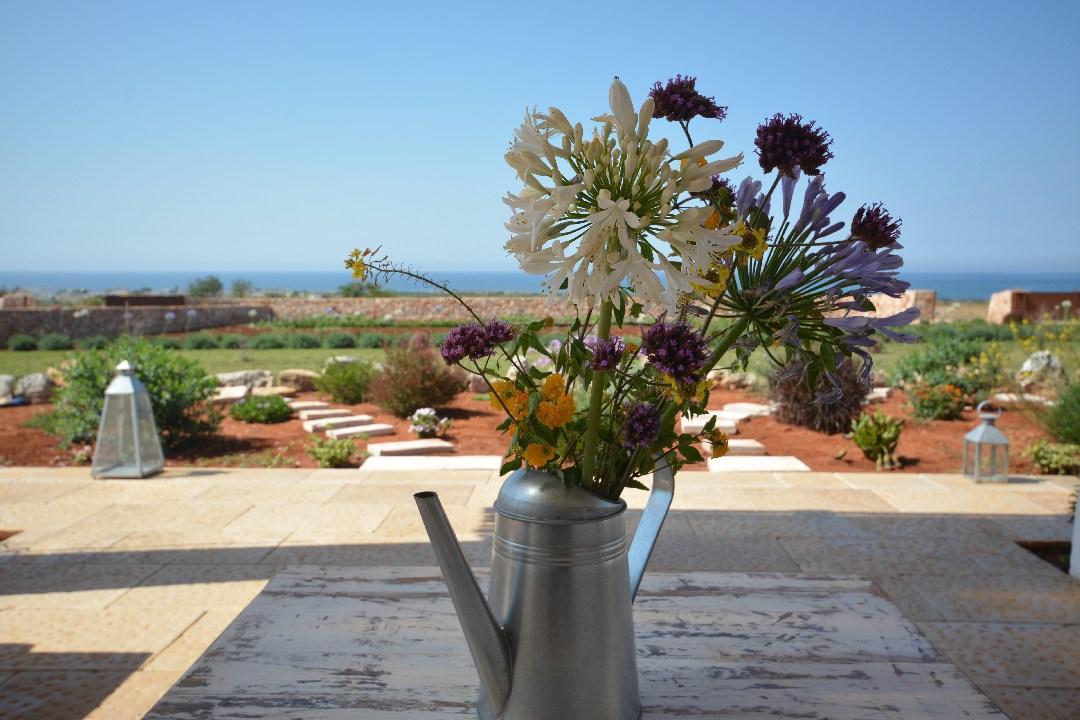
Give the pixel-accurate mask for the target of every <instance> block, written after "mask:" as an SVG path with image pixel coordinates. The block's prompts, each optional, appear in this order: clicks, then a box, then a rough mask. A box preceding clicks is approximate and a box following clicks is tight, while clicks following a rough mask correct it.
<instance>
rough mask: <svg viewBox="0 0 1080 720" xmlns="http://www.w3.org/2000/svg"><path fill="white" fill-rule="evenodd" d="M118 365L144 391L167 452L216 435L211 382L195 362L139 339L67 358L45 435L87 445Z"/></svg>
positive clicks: (217, 417)
mask: <svg viewBox="0 0 1080 720" xmlns="http://www.w3.org/2000/svg"><path fill="white" fill-rule="evenodd" d="M121 360H127V361H128V362H130V363H131V365H132V366H133V367H134V368H135V375H136V377H138V378H139V380H141V381H142V382H143V384H144V385H146V389H147V391H148V392H149V393H150V404H151V406H152V407H153V410H154V422H155V423H156V424H157V429H158V432H159V433H160V434H161V443H162V446H163V447H165V449H167V450H172V449H176V448H178V447H182V446H183V445H185V444H187V443H189V442H191V441H193V440H195V439H198V438H200V437H203V436H205V435H206V434H208V433H212V432H214V431H216V430H217V428H218V425H219V423H220V420H221V417H220V415H219V414H218V413H217V411H216V410H214V409H213V408H212V407H211V406H209V404H208V402H207V401H208V400H209V399H210V397H211V396H213V394H214V390H215V388H217V384H218V383H217V380H216V379H215V378H214V377H212V376H209V375H207V374H206V372H205V371H204V370H203V369H202V368H201V367H200V366H199V365H198V364H197V363H195V362H193V361H191V360H188V359H187V358H185V357H183V356H181V355H180V354H179V353H176V352H173V351H172V350H169V349H167V348H164V347H162V346H161V344H160V343H152V342H149V341H147V340H145V339H143V338H130V337H122V338H120V339H118V340H117V341H116V342H114V343H112V344H111V345H109V346H108V347H107V348H105V349H104V350H87V351H84V352H81V353H79V354H78V355H76V356H74V357H72V358H71V363H70V366H69V367H68V368H67V369H65V370H64V380H65V382H66V383H67V384H66V385H65V386H63V387H60V388H57V391H56V397H55V401H54V410H53V411H52V412H51V413H49V417H48V420H47V429H48V430H49V432H52V433H53V434H55V435H58V436H59V437H60V439H61V440H62V441H63V442H64V443H72V442H77V441H85V442H92V441H93V440H94V437H95V435H96V434H97V429H98V422H99V421H100V419H101V409H102V405H103V404H104V397H105V388H106V387H108V385H109V382H110V381H111V380H112V377H113V369H114V368H115V367H116V365H117V363H119V362H120V361H121Z"/></svg>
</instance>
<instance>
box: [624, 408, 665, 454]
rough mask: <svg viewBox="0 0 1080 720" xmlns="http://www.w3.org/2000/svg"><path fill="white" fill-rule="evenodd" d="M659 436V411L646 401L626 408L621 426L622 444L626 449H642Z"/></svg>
mask: <svg viewBox="0 0 1080 720" xmlns="http://www.w3.org/2000/svg"><path fill="white" fill-rule="evenodd" d="M659 436H660V411H659V410H658V409H657V408H656V406H655V405H652V404H650V403H647V402H639V403H634V404H633V405H630V406H628V407H627V408H626V417H625V419H624V420H623V426H622V444H623V447H625V448H627V449H628V450H643V449H645V448H647V447H649V446H650V445H652V444H653V443H654V442H656V438H657V437H659Z"/></svg>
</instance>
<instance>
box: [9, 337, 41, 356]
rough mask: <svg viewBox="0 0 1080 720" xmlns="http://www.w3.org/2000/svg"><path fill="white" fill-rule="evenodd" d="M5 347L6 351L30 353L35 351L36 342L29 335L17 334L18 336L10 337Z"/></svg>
mask: <svg viewBox="0 0 1080 720" xmlns="http://www.w3.org/2000/svg"><path fill="white" fill-rule="evenodd" d="M7 346H8V350H15V351H16V352H30V351H31V350H37V340H35V339H34V338H33V337H31V336H30V335H24V334H22V333H19V334H18V335H12V336H11V337H9V338H8V341H7Z"/></svg>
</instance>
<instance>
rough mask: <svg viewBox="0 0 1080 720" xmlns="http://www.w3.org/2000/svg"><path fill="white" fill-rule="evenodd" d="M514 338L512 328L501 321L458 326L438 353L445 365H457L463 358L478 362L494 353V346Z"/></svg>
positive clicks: (444, 341) (447, 337)
mask: <svg viewBox="0 0 1080 720" xmlns="http://www.w3.org/2000/svg"><path fill="white" fill-rule="evenodd" d="M513 337H514V328H513V326H512V325H510V323H506V322H503V321H502V320H489V321H488V322H487V323H485V324H483V325H481V324H479V323H466V324H465V325H458V326H457V327H456V328H454V329H453V330H451V331H450V333H449V334H448V335H447V336H446V339H445V340H443V343H442V345H441V346H439V353H440V354H442V357H443V360H445V361H446V364H447V365H453V364H454V363H459V362H461V361H462V360H464V359H465V358H469V359H470V360H479V359H480V358H483V357H487V356H488V355H490V354H491V353H493V352H495V346H496V345H499V344H501V343H504V342H507V341H508V340H511V339H512V338H513Z"/></svg>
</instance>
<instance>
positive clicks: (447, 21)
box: [0, 0, 1080, 270]
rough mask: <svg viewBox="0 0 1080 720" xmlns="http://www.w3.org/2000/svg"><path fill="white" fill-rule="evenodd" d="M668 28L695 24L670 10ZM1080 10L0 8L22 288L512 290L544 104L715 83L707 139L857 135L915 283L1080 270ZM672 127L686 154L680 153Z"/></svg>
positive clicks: (9, 170) (8, 198)
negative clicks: (54, 272)
mask: <svg viewBox="0 0 1080 720" xmlns="http://www.w3.org/2000/svg"><path fill="white" fill-rule="evenodd" d="M667 8H671V9H667ZM1078 38H1080V2H1076V1H1075V0H1059V1H1033V2H995V1H992V0H971V1H968V2H962V1H958V0H950V1H948V2H876V1H874V2H867V1H866V0H860V1H851V2H817V3H809V2H805V1H802V2H792V3H783V2H773V3H769V4H767V5H760V4H759V5H754V4H753V3H734V2H722V3H721V2H715V1H714V2H702V3H693V2H681V3H672V4H667V3H660V2H650V3H633V2H619V3H612V4H611V5H610V6H608V7H607V8H604V9H601V7H600V5H599V4H593V3H579V2H570V3H559V2H551V3H492V4H489V5H481V4H470V3H437V4H436V3H430V4H419V3H413V2H407V1H403V0H395V1H394V2H386V3H378V4H375V3H371V4H366V3H361V2H359V1H356V2H341V3H336V2H314V3H302V2H290V3H282V2H191V1H185V2H179V1H174V2H164V1H162V2H142V1H140V2H89V1H83V0H80V1H78V2H54V1H51V0H2V2H0V249H2V258H3V259H2V260H0V264H2V265H3V266H4V267H6V268H8V269H10V270H30V269H48V268H54V269H62V270H80V269H102V270H109V269H160V270H169V269H210V270H213V269H218V270H241V269H247V270H257V269H279V268H281V269H285V268H296V269H335V268H338V267H340V263H341V259H342V257H343V256H344V255H345V253H346V251H347V250H348V249H349V248H351V247H353V246H356V245H361V246H364V245H377V244H382V245H383V246H384V247H385V248H386V249H387V250H388V251H389V252H390V253H391V254H392V255H393V256H394V257H396V258H398V259H401V260H404V261H409V262H414V263H418V264H421V265H424V266H426V267H429V268H432V269H455V268H456V269H462V268H489V269H500V268H510V267H513V261H512V260H510V259H508V258H506V257H505V256H504V254H503V251H502V244H503V242H504V240H505V236H506V233H505V231H504V229H503V226H502V223H503V221H504V220H505V218H506V212H505V208H504V206H503V204H502V203H501V197H502V195H503V193H504V192H505V191H506V190H508V189H511V188H512V187H514V185H515V183H514V178H513V174H512V171H511V170H510V169H509V168H508V167H506V166H505V165H504V164H503V161H502V154H503V152H504V150H505V148H506V146H507V143H508V141H509V139H510V136H511V132H512V129H513V128H514V126H515V125H516V124H517V123H518V122H519V121H520V118H521V115H522V113H523V110H524V108H525V107H526V105H531V104H536V105H540V106H541V107H547V106H548V105H552V104H554V105H558V106H559V107H561V108H562V109H563V110H564V111H565V112H566V113H567V115H568V116H570V117H571V118H572V119H581V120H587V118H588V117H590V116H591V115H593V114H596V113H599V112H602V111H604V110H605V105H606V98H607V86H608V84H609V82H610V79H611V76H612V75H615V74H618V75H619V76H620V77H622V78H623V80H624V81H625V82H626V83H627V85H628V86H629V87H630V89H631V91H632V93H633V95H634V98H635V102H637V101H640V100H641V99H642V98H643V97H644V95H645V93H646V92H647V90H648V88H649V86H650V85H651V83H652V82H653V81H655V80H660V79H666V78H668V77H670V76H672V75H674V74H675V73H680V72H681V73H689V74H692V75H696V76H698V86H699V89H701V90H702V91H703V92H705V94H708V95H715V96H716V98H717V100H718V101H720V102H721V103H723V104H726V105H728V106H729V107H730V114H729V117H728V119H727V120H726V121H725V122H723V123H719V124H718V123H715V121H709V122H708V123H705V122H703V121H700V120H699V121H696V123H697V127H696V135H697V136H699V137H702V138H705V137H720V138H722V139H724V140H725V141H726V142H727V143H728V147H729V148H733V149H735V150H742V151H744V152H746V153H747V157H748V160H749V162H748V163H747V164H746V165H744V166H743V168H740V169H739V170H736V171H735V173H733V175H734V176H736V178H739V177H742V176H743V174H745V172H757V171H758V167H757V164H756V162H755V161H754V158H753V156H752V148H753V145H752V142H753V135H754V129H755V127H756V126H757V124H758V122H760V121H761V120H762V119H763V118H765V117H766V116H768V115H770V114H772V113H774V112H778V111H779V112H799V113H802V114H803V115H804V116H806V117H808V118H813V119H815V120H817V121H818V122H819V123H820V124H821V125H822V126H823V127H825V128H826V129H827V130H829V131H830V132H831V133H832V135H833V136H834V137H835V144H834V148H833V149H834V152H835V153H836V158H835V159H834V160H832V161H831V162H830V163H829V165H828V166H827V167H826V170H827V176H828V178H829V183H828V184H829V188H830V189H831V190H841V189H842V190H845V191H846V192H847V193H848V196H849V198H850V200H849V202H848V203H847V204H846V212H844V213H843V214H844V215H845V217H850V214H851V213H853V212H854V210H855V209H856V208H857V206H858V205H859V204H860V203H862V202H866V201H873V200H883V201H885V202H886V204H887V205H888V207H889V208H890V209H891V210H892V211H894V213H896V214H898V215H900V216H902V217H903V219H904V238H905V244H906V246H907V248H908V250H907V257H908V265H909V266H910V267H911V268H912V269H918V270H965V269H972V270H1012V269H1023V270H1076V269H1080V242H1078V240H1077V237H1076V231H1075V229H1074V225H1075V219H1074V218H1073V217H1072V213H1073V212H1075V211H1076V210H1077V209H1078V208H1080V42H1078ZM654 127H663V128H664V129H665V132H666V133H669V134H670V135H671V136H672V137H673V139H674V138H675V136H676V135H677V130H676V129H675V128H674V127H673V126H669V125H667V124H666V123H663V122H658V123H657V124H655V125H654Z"/></svg>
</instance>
